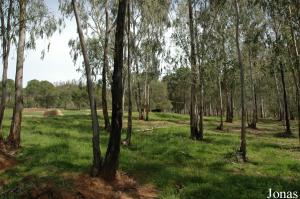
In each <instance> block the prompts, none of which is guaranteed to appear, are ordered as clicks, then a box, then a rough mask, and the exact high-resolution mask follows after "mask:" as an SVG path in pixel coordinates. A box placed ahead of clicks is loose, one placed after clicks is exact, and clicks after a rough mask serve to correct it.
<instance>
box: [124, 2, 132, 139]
mask: <svg viewBox="0 0 300 199" xmlns="http://www.w3.org/2000/svg"><path fill="white" fill-rule="evenodd" d="M127 18H128V21H127V25H128V27H127V29H128V34H127V36H128V38H127V40H128V47H127V65H128V71H127V72H128V73H127V79H128V82H127V84H128V125H127V135H126V140H125V142H126V144H127V145H130V143H131V132H132V101H131V55H130V49H131V45H130V0H128V5H127Z"/></svg>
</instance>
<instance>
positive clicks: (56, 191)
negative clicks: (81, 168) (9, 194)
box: [22, 174, 157, 199]
mask: <svg viewBox="0 0 300 199" xmlns="http://www.w3.org/2000/svg"><path fill="white" fill-rule="evenodd" d="M72 182H73V183H72V184H73V187H72V188H71V189H66V188H60V187H57V186H56V185H55V184H53V183H51V182H47V183H42V184H40V185H38V186H35V187H34V188H33V189H32V190H30V191H29V192H27V193H26V194H24V195H23V196H22V198H32V199H50V198H56V199H154V198H157V191H156V189H155V188H154V187H153V186H152V185H139V184H138V183H137V182H136V181H134V180H133V179H132V178H130V177H128V176H126V175H124V174H118V177H117V179H116V180H115V181H114V182H112V183H107V182H105V181H104V180H102V179H101V178H92V177H90V176H89V175H80V176H78V177H76V178H74V179H73V180H72Z"/></svg>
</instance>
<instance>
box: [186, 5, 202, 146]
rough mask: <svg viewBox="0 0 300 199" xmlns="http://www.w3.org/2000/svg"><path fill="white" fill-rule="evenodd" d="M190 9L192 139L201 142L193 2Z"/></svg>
mask: <svg viewBox="0 0 300 199" xmlns="http://www.w3.org/2000/svg"><path fill="white" fill-rule="evenodd" d="M188 8H189V30H190V47H191V51H190V52H191V54H190V62H191V79H192V82H191V106H190V130H191V138H192V139H197V140H199V139H200V140H201V139H203V137H202V136H203V135H201V134H200V133H199V129H198V121H197V120H198V118H197V97H196V96H197V94H196V85H197V78H198V77H197V76H198V75H197V68H196V67H197V65H196V64H197V63H196V49H195V27H194V12H193V1H192V0H189V1H188Z"/></svg>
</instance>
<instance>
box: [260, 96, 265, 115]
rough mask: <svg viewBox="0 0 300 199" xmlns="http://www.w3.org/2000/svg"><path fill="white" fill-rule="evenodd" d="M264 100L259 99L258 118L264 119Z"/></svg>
mask: <svg viewBox="0 0 300 199" xmlns="http://www.w3.org/2000/svg"><path fill="white" fill-rule="evenodd" d="M264 117H265V114H264V99H263V98H262V97H261V99H260V118H264Z"/></svg>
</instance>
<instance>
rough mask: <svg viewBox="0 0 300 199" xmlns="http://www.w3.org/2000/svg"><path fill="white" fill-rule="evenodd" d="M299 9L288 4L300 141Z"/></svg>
mask: <svg viewBox="0 0 300 199" xmlns="http://www.w3.org/2000/svg"><path fill="white" fill-rule="evenodd" d="M299 10H300V8H299V6H297V5H295V4H292V5H289V6H288V19H289V28H290V35H291V39H292V46H293V55H294V57H295V61H294V69H293V77H294V82H295V87H296V95H297V108H298V135H299V141H300V53H299V48H298V40H299V37H298V38H297V37H296V34H295V33H296V32H297V29H299V27H300V24H299V23H298V24H297V19H299ZM296 24H297V25H298V27H295V25H296ZM298 33H299V31H298ZM296 74H297V75H296ZM297 76H298V80H297Z"/></svg>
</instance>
